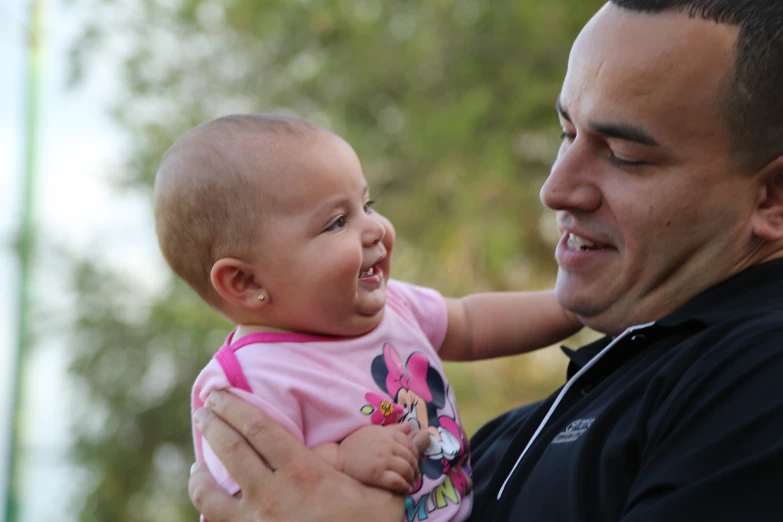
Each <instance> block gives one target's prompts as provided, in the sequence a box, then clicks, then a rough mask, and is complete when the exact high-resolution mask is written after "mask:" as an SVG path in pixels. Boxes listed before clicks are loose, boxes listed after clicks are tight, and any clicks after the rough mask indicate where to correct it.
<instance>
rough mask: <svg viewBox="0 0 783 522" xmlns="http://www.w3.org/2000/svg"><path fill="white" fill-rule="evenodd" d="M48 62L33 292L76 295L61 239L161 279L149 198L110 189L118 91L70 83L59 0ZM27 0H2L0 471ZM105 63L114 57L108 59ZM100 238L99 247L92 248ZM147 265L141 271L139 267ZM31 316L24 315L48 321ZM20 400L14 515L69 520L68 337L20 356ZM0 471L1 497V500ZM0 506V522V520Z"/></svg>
mask: <svg viewBox="0 0 783 522" xmlns="http://www.w3.org/2000/svg"><path fill="white" fill-rule="evenodd" d="M44 3H45V4H46V11H45V23H44V26H45V27H44V39H43V41H44V50H45V54H44V57H45V58H44V66H43V73H44V74H43V77H42V85H41V98H40V100H41V109H40V120H39V122H40V127H39V129H40V132H39V141H38V143H39V149H38V150H39V153H38V157H39V163H38V170H37V183H36V185H35V205H34V208H35V215H36V218H37V225H38V231H39V236H38V242H39V246H40V250H39V252H40V253H41V255H40V257H41V259H40V260H39V262H37V263H36V265H35V267H34V277H33V282H34V287H33V292H34V295H35V298H36V299H39V300H41V302H43V303H45V305H54V306H57V307H60V306H66V307H67V304H68V302H69V301H72V300H73V296H70V295H68V293H67V290H66V289H65V286H64V284H63V280H64V278H65V274H64V273H63V271H62V269H61V267H59V266H58V265H57V263H52V262H49V263H48V264H47V258H49V257H50V254H51V253H52V250H53V249H55V248H65V249H67V250H69V251H71V252H83V253H87V254H89V255H93V256H99V257H101V258H103V259H105V260H106V262H107V263H111V264H112V265H114V266H116V267H117V269H118V270H120V271H123V273H124V274H127V277H128V278H134V279H138V280H139V282H140V284H143V285H146V286H148V287H154V285H155V284H156V282H160V281H162V279H163V274H162V272H161V270H160V264H159V263H158V262H157V260H158V259H159V256H158V253H157V247H156V245H155V241H154V237H153V236H152V223H151V218H150V212H149V208H148V204H147V202H146V201H144V200H143V199H141V197H140V196H135V197H134V196H131V195H127V194H118V193H117V192H116V191H114V190H113V189H112V187H111V183H110V178H111V175H112V173H113V172H116V171H117V169H118V168H119V167H120V164H121V161H122V146H123V136H122V134H121V133H120V132H119V130H118V129H117V128H116V127H114V126H113V125H112V122H111V121H110V119H109V118H108V116H107V109H108V107H109V105H110V102H111V97H112V94H113V93H115V92H116V85H117V84H116V75H115V74H113V72H112V69H111V67H108V66H106V67H104V66H101V67H100V72H94V73H93V74H91V75H89V77H88V81H87V83H86V84H85V85H83V86H80V87H78V88H76V89H68V88H67V87H66V85H65V78H66V73H67V59H66V56H67V50H68V45H69V43H70V42H71V41H72V40H73V38H74V35H75V34H77V32H78V29H79V13H78V12H77V11H76V10H75V8H74V7H71V5H72V4H73V3H71V4H69V5H68V6H66V5H65V4H66V2H64V1H63V0H45V1H44ZM28 12H29V0H2V1H0V71H3V74H2V78H3V81H0V347H2V348H1V349H0V419H1V420H0V428H2V429H0V465H2V467H1V468H0V469H5V462H6V461H7V460H6V459H7V457H8V455H7V447H8V430H7V429H6V426H7V425H8V421H7V419H10V396H11V394H10V385H11V383H12V382H13V379H12V378H11V377H12V376H11V375H10V372H11V368H12V367H13V364H12V363H13V361H14V357H13V354H14V353H15V351H16V345H17V319H18V316H17V310H16V307H17V299H18V297H17V295H18V278H19V267H18V263H17V261H16V259H15V256H14V253H13V251H12V250H11V248H10V245H11V243H12V242H13V240H14V237H15V235H16V231H17V230H18V226H19V223H20V219H19V218H20V213H21V199H22V176H23V165H22V153H23V145H24V142H23V136H24V106H25V96H26V94H25V93H26V87H25V77H26V60H27V56H26V41H27V35H26V31H27V29H26V26H27V20H28V19H29V13H28ZM106 62H107V63H113V62H112V60H110V59H109V57H106ZM98 246H100V248H98ZM141 266H149V270H147V271H145V273H144V274H142V273H140V270H139V268H138V267H141ZM45 321H46V318H45V317H33V318H32V323H33V328H34V329H35V325H36V324H41V323H42V322H45ZM26 360H27V365H26V368H27V372H26V373H25V378H24V381H25V382H26V386H25V387H24V389H23V392H22V397H23V404H24V407H23V409H24V411H25V412H26V417H25V419H24V424H23V430H24V435H23V447H24V460H23V470H24V471H23V476H24V479H23V488H24V493H23V495H24V497H25V500H24V502H23V505H22V512H21V521H24V522H28V521H29V522H47V521H48V520H52V521H55V520H57V521H63V522H70V521H72V520H76V516H77V513H76V511H75V509H74V506H73V505H72V504H71V500H72V498H73V491H74V487H77V486H78V484H79V483H80V482H81V480H83V479H84V478H85V477H82V476H80V475H79V473H78V470H77V469H76V468H74V467H73V466H72V465H71V464H69V460H68V454H67V449H68V444H69V442H70V438H69V425H70V424H69V422H70V421H69V419H68V416H67V411H68V408H67V404H68V403H69V401H78V400H79V398H78V396H76V392H75V388H74V387H73V385H72V384H71V383H70V382H69V381H68V378H67V372H66V367H67V361H68V358H67V339H66V338H65V336H64V335H63V336H61V337H58V336H57V335H54V334H47V336H46V338H42V339H41V342H40V344H39V345H38V346H37V347H36V349H35V351H34V352H32V353H30V354H29V356H28V357H27V358H26ZM6 488H7V484H5V472H3V473H2V476H0V493H1V494H2V498H0V505H2V504H3V503H4V502H5V498H6ZM4 512H5V511H4V510H3V511H2V512H0V520H2V519H3V517H4Z"/></svg>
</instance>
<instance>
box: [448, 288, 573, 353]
mask: <svg viewBox="0 0 783 522" xmlns="http://www.w3.org/2000/svg"><path fill="white" fill-rule="evenodd" d="M446 309H447V311H448V330H447V332H446V339H445V341H444V342H443V346H442V347H441V349H440V352H439V355H440V357H441V358H442V359H443V360H446V361H472V360H477V359H490V358H492V357H502V356H504V355H513V354H518V353H524V352H528V351H531V350H535V349H537V348H543V347H545V346H549V345H551V344H553V343H556V342H557V341H559V340H561V339H564V338H566V337H568V336H569V335H572V334H574V333H576V332H577V331H579V329H581V328H582V325H581V323H580V322H579V321H578V319H577V318H576V317H575V316H574V315H573V314H571V313H569V312H567V311H565V310H564V309H563V308H562V307H561V306H560V305H559V304H558V302H557V299H556V298H555V294H554V292H552V291H544V292H491V293H483V294H473V295H469V296H467V297H464V298H462V299H446Z"/></svg>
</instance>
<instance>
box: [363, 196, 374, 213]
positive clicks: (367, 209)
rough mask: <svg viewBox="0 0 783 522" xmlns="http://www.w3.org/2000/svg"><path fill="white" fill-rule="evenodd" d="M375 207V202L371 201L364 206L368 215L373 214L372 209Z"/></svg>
mask: <svg viewBox="0 0 783 522" xmlns="http://www.w3.org/2000/svg"><path fill="white" fill-rule="evenodd" d="M374 205H375V200H374V199H371V200H370V201H368V202H367V203H365V204H364V211H365V212H366V213H368V214H372V207H373V206H374Z"/></svg>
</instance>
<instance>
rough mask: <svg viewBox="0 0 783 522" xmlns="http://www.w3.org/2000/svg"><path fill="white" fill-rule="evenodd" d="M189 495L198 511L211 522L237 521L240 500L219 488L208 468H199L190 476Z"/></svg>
mask: <svg viewBox="0 0 783 522" xmlns="http://www.w3.org/2000/svg"><path fill="white" fill-rule="evenodd" d="M188 495H189V496H190V501H191V502H193V505H194V506H195V507H196V509H197V510H198V511H199V512H200V513H201V514H202V515H204V517H205V518H206V519H207V520H209V521H210V522H231V521H232V520H235V519H236V514H237V512H238V510H239V499H236V498H234V497H232V496H231V495H229V494H228V493H226V491H225V490H224V489H223V488H221V487H220V486H218V484H217V482H215V479H213V478H212V475H210V473H209V471H208V470H207V468H206V466H203V465H202V466H199V467H198V468H196V469H195V470H194V471H193V473H192V474H191V475H190V480H189V481H188Z"/></svg>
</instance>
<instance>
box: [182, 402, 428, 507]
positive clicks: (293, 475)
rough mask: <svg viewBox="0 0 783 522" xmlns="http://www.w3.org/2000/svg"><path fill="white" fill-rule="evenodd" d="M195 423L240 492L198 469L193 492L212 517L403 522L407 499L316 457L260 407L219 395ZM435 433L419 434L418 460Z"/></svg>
mask: <svg viewBox="0 0 783 522" xmlns="http://www.w3.org/2000/svg"><path fill="white" fill-rule="evenodd" d="M195 420H196V423H197V425H198V427H199V429H200V430H201V433H202V435H203V436H204V438H206V439H207V441H208V442H209V444H210V446H211V447H212V449H213V451H214V452H215V454H216V455H217V457H218V458H219V459H220V460H221V461H222V462H223V464H224V465H225V467H226V470H228V472H229V474H230V475H231V476H232V477H233V478H234V480H236V482H237V483H238V484H239V487H240V488H241V490H242V497H241V498H237V497H232V496H231V495H229V494H228V493H226V492H225V491H224V490H223V489H222V488H220V486H218V485H217V483H216V482H215V481H214V479H213V478H212V476H211V475H210V474H209V472H208V471H207V470H206V468H205V467H204V466H198V467H196V469H195V470H194V472H193V474H192V475H191V477H190V482H189V484H188V490H189V494H190V499H191V501H192V502H193V505H195V506H196V509H198V510H199V511H200V512H201V513H202V514H203V515H204V516H205V517H206V518H207V519H208V520H209V521H210V522H251V521H252V522H261V521H270V522H271V521H283V520H286V521H287V520H297V521H303V522H307V521H327V520H328V521H331V520H370V519H372V520H373V521H374V522H383V521H385V520H389V521H393V522H399V520H401V519H402V516H403V498H402V497H400V496H396V495H394V494H392V493H390V492H388V491H384V490H381V489H376V488H372V487H369V486H365V485H363V484H361V483H359V482H358V481H356V480H354V479H352V478H351V477H349V476H348V475H345V474H343V473H340V472H339V471H337V470H335V469H334V468H333V467H332V466H330V465H329V464H328V463H327V462H326V461H325V460H324V459H321V458H319V457H317V456H316V455H314V454H313V453H312V452H311V451H310V450H308V449H307V448H306V447H305V446H303V445H302V444H301V443H300V442H299V441H297V440H296V439H295V438H294V437H293V436H291V435H290V434H289V433H288V432H286V431H285V430H284V429H283V428H281V427H280V426H279V425H278V424H276V423H275V422H274V421H272V420H271V419H270V418H269V417H267V416H266V415H264V414H263V413H262V412H261V411H259V410H258V409H256V408H255V407H253V406H251V405H250V404H247V403H246V402H244V401H242V400H241V399H238V398H236V397H234V396H233V395H231V394H229V393H226V392H214V393H213V394H212V395H211V396H210V398H209V400H208V407H207V408H202V409H201V410H199V411H197V412H196V416H195ZM427 444H429V438H428V437H425V436H417V437H415V438H414V439H413V448H415V451H416V454H417V457H418V453H419V452H420V451H422V449H423V448H422V446H426V445H427Z"/></svg>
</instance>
